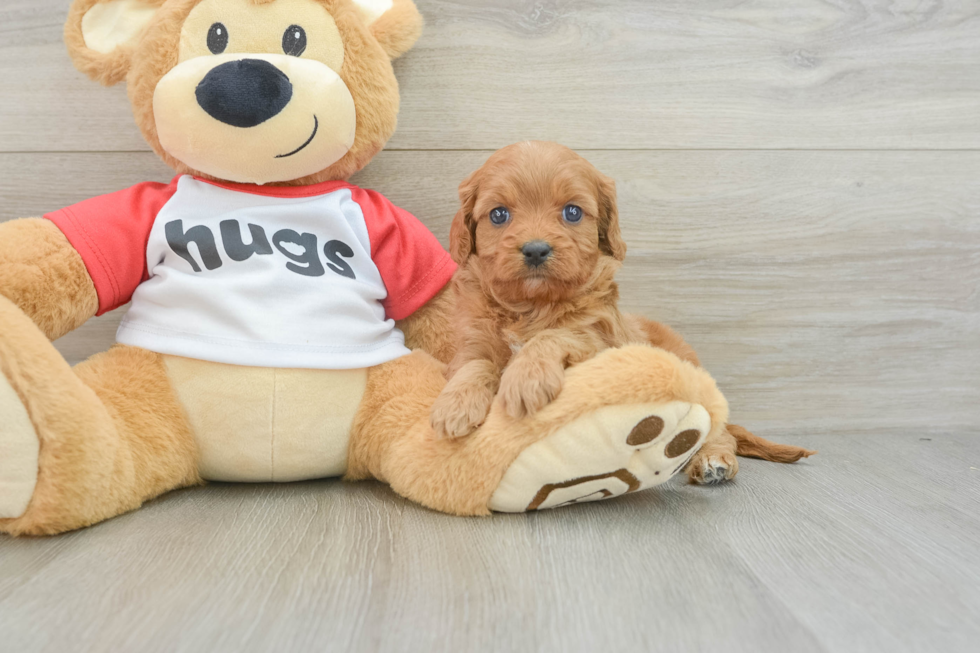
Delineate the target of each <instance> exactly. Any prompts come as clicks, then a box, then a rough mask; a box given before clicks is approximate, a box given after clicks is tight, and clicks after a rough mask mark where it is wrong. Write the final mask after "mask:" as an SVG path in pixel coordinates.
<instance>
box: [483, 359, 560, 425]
mask: <svg viewBox="0 0 980 653" xmlns="http://www.w3.org/2000/svg"><path fill="white" fill-rule="evenodd" d="M564 382H565V368H564V366H563V365H562V364H561V363H559V362H555V361H549V360H545V359H533V358H529V357H521V356H518V357H517V358H515V359H514V360H513V361H511V364H510V365H508V366H507V369H505V370H504V373H503V376H501V377H500V391H499V392H498V393H497V401H499V402H500V403H501V405H502V406H503V409H504V411H505V412H506V413H507V414H508V415H510V416H511V417H513V418H514V419H520V418H522V417H524V416H527V415H533V414H534V413H536V412H538V411H539V410H541V409H542V408H544V407H545V406H547V405H548V404H549V403H551V402H552V401H553V400H554V399H555V397H557V396H558V393H559V392H561V387H562V384H564Z"/></svg>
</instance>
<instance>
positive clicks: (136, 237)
mask: <svg viewBox="0 0 980 653" xmlns="http://www.w3.org/2000/svg"><path fill="white" fill-rule="evenodd" d="M176 191H177V179H174V180H173V181H172V182H170V184H156V183H145V184H138V185H136V186H133V187H132V188H128V189H126V190H122V191H119V192H118V193H110V194H109V195H101V196H99V197H93V198H92V199H89V200H85V201H84V202H81V203H79V204H75V205H74V206H69V207H68V208H65V209H61V210H60V211H56V212H54V213H49V214H47V215H45V216H44V217H45V218H47V219H48V220H51V221H52V222H54V223H55V225H57V226H58V228H59V229H61V231H62V233H64V234H65V237H66V238H68V242H70V243H71V245H72V247H74V248H75V249H76V250H77V251H78V253H79V254H81V256H82V260H83V261H84V262H85V267H86V269H88V273H89V276H90V277H92V282H93V283H94V284H95V291H96V292H97V293H98V295H99V312H98V314H99V315H102V314H103V313H106V312H108V311H111V310H112V309H114V308H118V307H119V306H122V305H123V304H125V303H126V302H128V301H129V300H130V298H131V297H132V296H133V292H134V291H135V290H136V286H138V285H140V284H141V283H142V282H143V281H145V280H146V279H147V277H148V274H147V270H146V242H147V240H148V239H149V237H150V230H151V229H152V228H153V221H154V220H156V217H157V214H158V213H159V212H160V209H162V208H163V205H164V204H166V203H167V202H168V201H169V200H170V198H171V197H173V194H174V193H175V192H176Z"/></svg>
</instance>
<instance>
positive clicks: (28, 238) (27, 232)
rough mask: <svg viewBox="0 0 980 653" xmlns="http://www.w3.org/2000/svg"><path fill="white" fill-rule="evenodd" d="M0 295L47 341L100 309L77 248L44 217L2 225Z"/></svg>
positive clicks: (96, 295) (63, 333)
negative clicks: (26, 317) (19, 310)
mask: <svg viewBox="0 0 980 653" xmlns="http://www.w3.org/2000/svg"><path fill="white" fill-rule="evenodd" d="M0 295H2V296H4V297H6V298H7V299H9V300H10V301H12V302H13V303H14V304H16V305H17V306H18V307H19V308H20V309H21V310H22V311H24V313H26V314H27V315H28V317H30V318H31V320H32V321H33V322H34V324H36V325H37V327H38V328H39V329H41V331H42V332H43V333H44V334H45V335H46V336H47V337H48V338H49V339H51V340H56V339H58V338H60V337H61V336H63V335H65V334H66V333H68V332H70V331H72V330H74V329H77V328H78V327H79V326H81V325H82V324H84V323H85V321H86V320H87V319H89V318H90V317H92V316H93V315H95V314H96V312H97V311H98V310H99V297H98V294H97V293H96V291H95V285H94V284H93V283H92V279H91V277H89V275H88V273H87V271H86V269H85V263H84V262H83V260H82V257H81V256H80V255H79V253H78V251H76V250H75V248H73V247H72V245H71V243H69V242H68V240H67V239H66V238H65V236H64V235H63V234H62V233H61V231H59V230H58V228H57V227H56V226H55V225H53V224H51V222H49V221H48V220H43V219H41V218H29V219H24V220H13V221H11V222H4V223H3V224H0Z"/></svg>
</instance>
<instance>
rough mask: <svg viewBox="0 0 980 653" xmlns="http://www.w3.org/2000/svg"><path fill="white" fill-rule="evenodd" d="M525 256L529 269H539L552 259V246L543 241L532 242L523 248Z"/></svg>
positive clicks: (522, 251) (525, 244) (525, 262)
mask: <svg viewBox="0 0 980 653" xmlns="http://www.w3.org/2000/svg"><path fill="white" fill-rule="evenodd" d="M521 253H522V254H524V264H525V265H526V266H528V267H529V268H538V267H541V266H542V265H544V263H545V261H547V260H548V259H549V258H551V245H549V244H548V243H546V242H544V241H543V240H532V241H531V242H529V243H524V246H523V247H521Z"/></svg>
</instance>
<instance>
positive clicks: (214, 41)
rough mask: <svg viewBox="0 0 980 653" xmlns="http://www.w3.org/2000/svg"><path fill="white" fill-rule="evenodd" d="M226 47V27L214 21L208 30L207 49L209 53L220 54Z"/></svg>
mask: <svg viewBox="0 0 980 653" xmlns="http://www.w3.org/2000/svg"><path fill="white" fill-rule="evenodd" d="M227 47H228V28H227V27H225V26H224V25H222V24H221V23H215V24H214V25H212V26H211V29H209V30H208V50H210V51H211V54H221V53H222V52H224V51H225V48H227Z"/></svg>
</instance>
